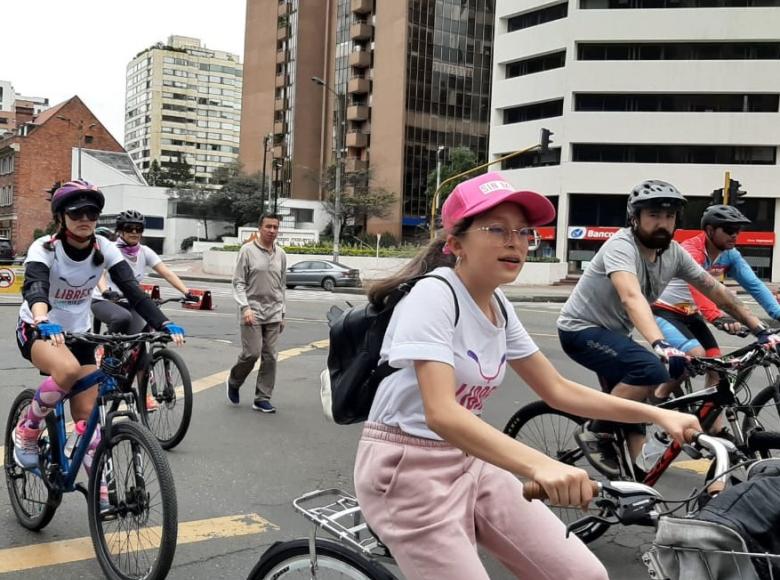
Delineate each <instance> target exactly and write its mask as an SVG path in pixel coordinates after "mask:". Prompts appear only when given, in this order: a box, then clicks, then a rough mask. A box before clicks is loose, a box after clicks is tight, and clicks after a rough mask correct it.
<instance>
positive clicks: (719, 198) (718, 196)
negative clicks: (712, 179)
mask: <svg viewBox="0 0 780 580" xmlns="http://www.w3.org/2000/svg"><path fill="white" fill-rule="evenodd" d="M710 197H711V198H712V203H711V204H710V205H723V188H720V189H714V190H713V191H712V193H711V194H710Z"/></svg>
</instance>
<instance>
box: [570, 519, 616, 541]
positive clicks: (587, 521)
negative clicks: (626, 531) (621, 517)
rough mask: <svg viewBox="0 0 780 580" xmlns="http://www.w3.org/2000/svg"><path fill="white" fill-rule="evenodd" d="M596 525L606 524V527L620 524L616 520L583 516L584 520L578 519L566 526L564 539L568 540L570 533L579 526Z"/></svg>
mask: <svg viewBox="0 0 780 580" xmlns="http://www.w3.org/2000/svg"><path fill="white" fill-rule="evenodd" d="M596 523H599V524H607V525H608V526H613V525H615V524H617V523H620V522H619V521H618V520H617V519H614V520H609V519H607V518H605V517H602V516H597V515H593V514H589V515H587V516H585V517H584V518H580V519H578V520H576V521H574V522H572V523H570V524H569V525H568V526H566V537H567V538H568V537H569V535H570V534H571V533H572V531H573V530H574V529H575V528H577V527H579V526H581V525H583V524H596Z"/></svg>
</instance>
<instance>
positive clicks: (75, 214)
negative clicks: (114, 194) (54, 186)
mask: <svg viewBox="0 0 780 580" xmlns="http://www.w3.org/2000/svg"><path fill="white" fill-rule="evenodd" d="M65 215H67V216H68V217H69V218H70V219H72V220H73V221H76V222H77V221H79V220H80V219H82V218H86V219H87V220H89V221H91V222H96V221H97V219H98V217H100V210H98V209H97V208H94V207H82V208H79V209H71V210H68V211H66V212H65Z"/></svg>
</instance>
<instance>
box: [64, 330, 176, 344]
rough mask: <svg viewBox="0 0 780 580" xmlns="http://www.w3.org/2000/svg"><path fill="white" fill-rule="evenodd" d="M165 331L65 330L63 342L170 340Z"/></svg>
mask: <svg viewBox="0 0 780 580" xmlns="http://www.w3.org/2000/svg"><path fill="white" fill-rule="evenodd" d="M172 340H173V338H172V337H171V335H170V334H168V333H167V332H161V331H155V332H139V333H137V334H94V333H92V332H66V333H65V343H66V344H68V343H74V342H82V343H86V344H116V343H128V342H129V343H132V342H171V341H172Z"/></svg>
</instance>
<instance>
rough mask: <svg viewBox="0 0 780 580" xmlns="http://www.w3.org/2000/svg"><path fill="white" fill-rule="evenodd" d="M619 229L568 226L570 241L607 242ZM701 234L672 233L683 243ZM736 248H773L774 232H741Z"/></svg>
mask: <svg viewBox="0 0 780 580" xmlns="http://www.w3.org/2000/svg"><path fill="white" fill-rule="evenodd" d="M619 229H620V228H610V227H601V226H570V227H569V239H570V240H587V241H607V240H608V239H609V238H611V237H612V236H613V235H614V234H615V232H617V231H618V230H619ZM700 233H701V230H677V231H675V232H674V239H675V240H676V241H677V242H684V241H685V240H687V239H688V238H692V237H693V236H696V235H698V234H700ZM737 245H738V246H774V245H775V233H774V232H741V233H740V234H739V236H737Z"/></svg>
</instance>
